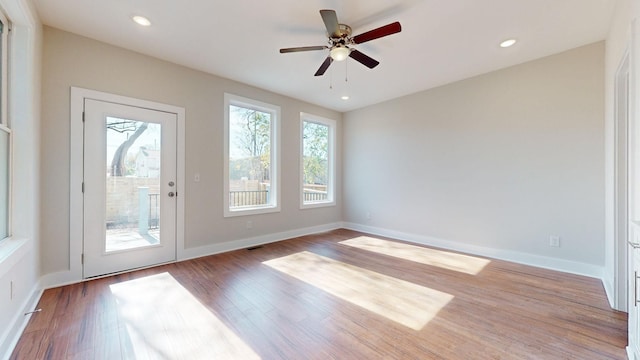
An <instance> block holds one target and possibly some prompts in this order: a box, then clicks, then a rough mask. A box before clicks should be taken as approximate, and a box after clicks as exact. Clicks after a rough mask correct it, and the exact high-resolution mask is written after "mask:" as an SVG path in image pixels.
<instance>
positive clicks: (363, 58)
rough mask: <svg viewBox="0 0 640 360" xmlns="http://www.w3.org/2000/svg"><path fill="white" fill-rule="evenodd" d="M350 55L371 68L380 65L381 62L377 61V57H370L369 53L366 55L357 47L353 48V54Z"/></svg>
mask: <svg viewBox="0 0 640 360" xmlns="http://www.w3.org/2000/svg"><path fill="white" fill-rule="evenodd" d="M349 56H350V57H351V58H352V59H353V60H355V61H357V62H359V63H361V64H362V65H364V66H366V67H368V68H369V69H373V68H374V67H376V66H378V64H380V62H379V61H377V60H375V59H372V58H370V57H368V56H367V55H365V54H363V53H361V52H360V51H358V50H355V49H354V50H351V54H349Z"/></svg>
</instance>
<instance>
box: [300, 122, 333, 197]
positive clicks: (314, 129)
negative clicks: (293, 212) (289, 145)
mask: <svg viewBox="0 0 640 360" xmlns="http://www.w3.org/2000/svg"><path fill="white" fill-rule="evenodd" d="M335 127H336V122H335V121H333V120H329V119H324V118H321V117H318V116H313V115H310V114H305V113H302V114H300V134H301V138H302V141H301V146H300V147H301V156H300V162H301V164H300V169H301V171H302V174H301V176H300V179H301V182H302V183H301V186H300V188H301V190H302V191H301V194H300V207H301V208H311V207H318V206H331V205H335V203H336V201H335V193H334V192H335Z"/></svg>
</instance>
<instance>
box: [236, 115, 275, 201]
mask: <svg viewBox="0 0 640 360" xmlns="http://www.w3.org/2000/svg"><path fill="white" fill-rule="evenodd" d="M271 126H272V119H271V114H270V113H267V112H262V111H258V110H254V109H247V108H243V107H239V106H234V105H230V106H229V208H230V209H234V208H235V209H237V208H242V207H259V206H265V205H271V204H272V199H271V197H270V190H271V189H270V187H271V154H272V151H271V146H272V145H271Z"/></svg>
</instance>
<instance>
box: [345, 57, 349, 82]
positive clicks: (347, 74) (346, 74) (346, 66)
mask: <svg viewBox="0 0 640 360" xmlns="http://www.w3.org/2000/svg"><path fill="white" fill-rule="evenodd" d="M348 63H349V62H348V61H345V62H344V82H349V65H347V64H348Z"/></svg>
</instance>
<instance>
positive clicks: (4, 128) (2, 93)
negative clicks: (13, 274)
mask: <svg viewBox="0 0 640 360" xmlns="http://www.w3.org/2000/svg"><path fill="white" fill-rule="evenodd" d="M8 43H9V22H8V21H7V19H6V17H5V16H4V15H3V14H2V13H0V240H2V239H6V238H8V237H9V236H11V226H10V224H11V129H10V128H9V120H8V116H7V100H8V96H7V94H8V76H7V74H8V62H9V61H8V48H9V46H8Z"/></svg>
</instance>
